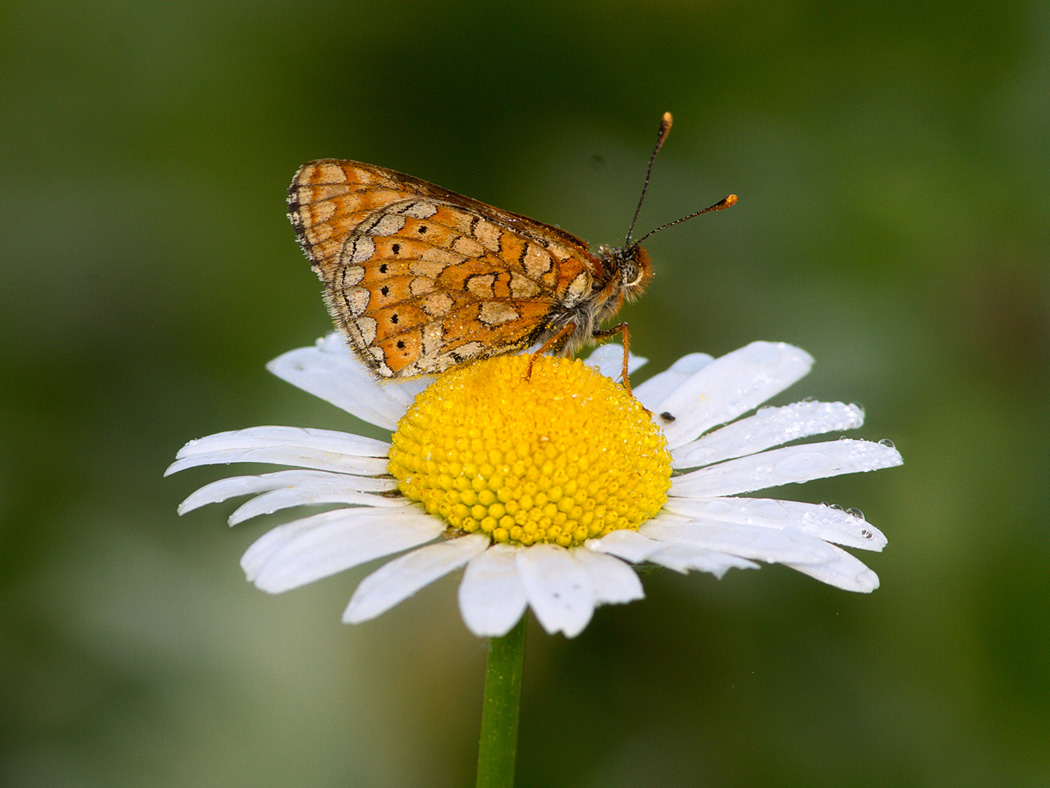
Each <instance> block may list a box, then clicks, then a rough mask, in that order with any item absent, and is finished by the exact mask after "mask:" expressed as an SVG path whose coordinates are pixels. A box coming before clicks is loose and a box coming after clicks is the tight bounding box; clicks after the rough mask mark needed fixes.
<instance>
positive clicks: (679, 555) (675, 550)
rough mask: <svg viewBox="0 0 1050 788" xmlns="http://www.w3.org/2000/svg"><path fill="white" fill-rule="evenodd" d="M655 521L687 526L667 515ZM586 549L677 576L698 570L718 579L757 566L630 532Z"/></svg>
mask: <svg viewBox="0 0 1050 788" xmlns="http://www.w3.org/2000/svg"><path fill="white" fill-rule="evenodd" d="M656 519H657V520H668V519H671V520H673V521H674V522H678V523H683V522H686V521H685V520H682V519H680V518H668V517H667V515H666V514H664V513H661V514H660V515H658V516H657V518H656ZM650 522H652V521H650ZM645 527H646V526H644V525H643V526H642V528H643V529H644V528H645ZM586 546H587V547H588V548H589V549H591V550H593V551H595V552H598V553H607V554H609V555H615V556H618V557H619V558H622V559H624V560H625V561H630V562H631V563H634V564H640V563H643V562H646V561H649V562H651V563H654V564H659V565H661V566H666V567H667V568H668V569H673V570H675V571H676V572H688V571H689V570H690V569H698V570H700V571H703V572H710V573H712V574H714V575H717V576H718V577H721V576H722V575H723V574H725V572H726V570H728V569H731V568H733V567H740V568H744V569H746V568H751V567H754V566H757V565H756V564H754V563H753V562H751V561H748V560H747V559H745V558H740V557H739V556H735V555H728V554H726V553H719V552H717V551H714V550H706V549H701V548H695V547H690V546H683V545H680V544H678V543H675V542H672V543H670V544H668V543H665V542H662V541H660V540H659V539H651V538H649V537H648V536H646V535H644V534H641V533H638V532H637V531H631V530H627V529H624V530H621V531H613V532H612V533H609V534H606V535H605V536H603V537H602V538H601V539H591V540H589V541H588V542H587V543H586Z"/></svg>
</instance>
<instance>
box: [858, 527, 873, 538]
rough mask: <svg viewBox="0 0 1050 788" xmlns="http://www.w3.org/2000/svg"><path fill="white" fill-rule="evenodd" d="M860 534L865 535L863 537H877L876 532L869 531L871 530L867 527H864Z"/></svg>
mask: <svg viewBox="0 0 1050 788" xmlns="http://www.w3.org/2000/svg"><path fill="white" fill-rule="evenodd" d="M860 535H861V536H863V537H864V538H865V539H874V538H875V534H873V533H872V532H871V531H869V530H868V529H867V528H865V529H863V530H862V531H861V532H860Z"/></svg>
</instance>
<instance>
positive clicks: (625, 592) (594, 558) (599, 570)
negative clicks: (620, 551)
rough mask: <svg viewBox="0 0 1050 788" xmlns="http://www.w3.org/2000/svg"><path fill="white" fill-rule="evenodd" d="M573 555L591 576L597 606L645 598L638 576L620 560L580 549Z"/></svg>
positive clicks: (573, 552) (574, 551)
mask: <svg viewBox="0 0 1050 788" xmlns="http://www.w3.org/2000/svg"><path fill="white" fill-rule="evenodd" d="M572 555H573V557H574V558H575V559H576V560H577V561H578V562H579V564H580V566H582V567H583V568H584V569H585V570H586V571H587V574H589V575H590V576H591V586H592V587H593V588H594V601H595V602H596V603H597V604H599V605H620V604H623V603H625V602H633V601H634V600H636V599H641V598H642V597H644V596H645V592H644V591H642V581H641V580H639V579H638V574H637V573H636V572H635V571H634V570H633V569H632V568H631V567H630V566H629V565H628V564H625V563H624V562H623V561H621V560H620V559H618V558H613V557H612V556H611V555H603V554H602V553H598V552H594V551H592V550H589V549H587V548H579V547H577V548H575V549H574V550H573V551H572Z"/></svg>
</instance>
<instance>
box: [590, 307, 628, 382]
mask: <svg viewBox="0 0 1050 788" xmlns="http://www.w3.org/2000/svg"><path fill="white" fill-rule="evenodd" d="M617 334H623V387H624V388H625V389H627V393H628V394H631V396H632V397H633V396H634V394H632V393H631V379H630V377H628V375H627V367H628V362H629V361H630V353H629V351H630V347H631V332H630V331H628V330H627V324H626V323H620V324H618V325H615V326H613V327H612V328H598V329H595V330H594V333H592V334H591V336H592V337H593V338H594V339H606V338H608V337H614V336H616V335H617Z"/></svg>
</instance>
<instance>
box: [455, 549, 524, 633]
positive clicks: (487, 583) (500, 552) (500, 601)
mask: <svg viewBox="0 0 1050 788" xmlns="http://www.w3.org/2000/svg"><path fill="white" fill-rule="evenodd" d="M520 549H522V548H516V547H510V546H508V545H504V544H496V545H492V547H490V548H489V549H488V550H486V551H485V552H483V553H481V554H480V555H478V556H476V557H474V558H472V559H471V560H470V562H469V563H468V564H467V569H466V571H465V572H464V573H463V582H461V583H460V584H459V609H460V611H461V612H462V614H463V621H464V622H465V623H466V625H467V629H469V630H470V631H471V632H473V633H474V634H475V635H477V636H478V637H483V638H485V637H500V636H501V635H506V634H507V633H508V632H510V630H511V629H512V628H513V627H514V625H515V624H517V623H518V620H519V619H520V618H521V617H522V616H523V615H524V614H525V607H526V605H527V602H526V599H525V587H524V586H523V585H522V582H521V576H520V575H519V573H518V564H517V560H516V558H515V556H516V555H517V553H518V551H519V550H520Z"/></svg>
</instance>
